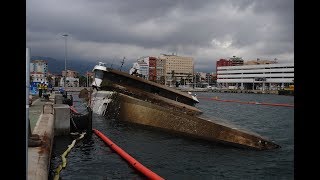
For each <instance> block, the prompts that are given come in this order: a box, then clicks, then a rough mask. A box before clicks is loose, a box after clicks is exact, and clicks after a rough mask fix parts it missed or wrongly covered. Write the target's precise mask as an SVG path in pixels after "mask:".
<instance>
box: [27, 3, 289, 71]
mask: <svg viewBox="0 0 320 180" xmlns="http://www.w3.org/2000/svg"><path fill="white" fill-rule="evenodd" d="M293 7H294V4H293V1H291V0H279V1H278V0H277V1H273V0H271V1H270V0H234V1H231V0H226V1H212V0H200V1H192V0H177V1H172V0H158V1H150V0H134V1H132V0H126V1H124V0H122V1H118V0H90V1H89V0H73V1H71V0H63V1H62V0H29V1H27V9H26V10H27V14H26V21H27V22H26V23H27V29H26V32H27V47H30V49H31V54H32V55H35V56H38V55H41V56H49V57H52V58H56V59H64V39H63V38H62V37H61V35H62V34H63V33H68V34H69V35H70V36H69V37H68V58H69V59H74V60H87V61H92V62H93V61H97V58H104V59H106V61H111V60H112V59H114V58H115V57H118V58H120V59H121V58H122V57H123V56H125V57H126V58H127V59H132V60H134V59H137V58H138V57H140V56H145V55H153V56H159V55H160V53H172V52H177V53H178V55H182V56H184V55H185V56H192V57H194V59H195V63H196V65H195V66H196V69H197V70H208V68H207V67H211V66H212V68H211V69H212V70H214V69H215V62H216V60H218V59H220V58H228V57H232V56H233V55H236V56H240V57H243V58H244V59H245V60H251V59H256V58H264V59H274V58H278V60H279V62H281V61H283V62H288V61H293V60H294V48H293V47H294V44H293V42H294V36H293V32H294V29H293V28H294V24H293V22H294V19H293V13H294V12H293ZM209 69H210V68H209Z"/></svg>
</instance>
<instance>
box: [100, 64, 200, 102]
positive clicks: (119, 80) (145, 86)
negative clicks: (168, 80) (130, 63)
mask: <svg viewBox="0 0 320 180" xmlns="http://www.w3.org/2000/svg"><path fill="white" fill-rule="evenodd" d="M103 80H108V81H111V82H112V83H115V84H118V85H121V86H129V87H132V88H136V89H139V90H140V91H144V92H149V93H153V94H158V95H159V96H162V97H165V98H167V99H171V100H174V101H177V102H181V103H184V104H187V105H190V106H194V105H195V104H196V103H198V102H197V101H195V100H194V99H192V97H191V95H189V94H188V93H186V92H181V91H179V90H176V89H173V88H170V87H167V86H165V85H161V84H158V83H155V82H152V81H148V80H146V79H143V78H140V77H137V76H134V75H130V74H128V73H125V72H121V71H118V70H114V69H110V68H108V69H107V71H104V74H103Z"/></svg>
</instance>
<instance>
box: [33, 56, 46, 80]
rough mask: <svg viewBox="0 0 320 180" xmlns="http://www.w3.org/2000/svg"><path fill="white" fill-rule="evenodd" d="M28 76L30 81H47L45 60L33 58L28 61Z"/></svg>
mask: <svg viewBox="0 0 320 180" xmlns="http://www.w3.org/2000/svg"><path fill="white" fill-rule="evenodd" d="M30 76H31V79H30V81H31V82H34V83H39V82H45V83H48V81H47V76H48V63H47V61H45V60H33V61H31V63H30Z"/></svg>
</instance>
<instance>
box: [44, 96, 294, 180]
mask: <svg viewBox="0 0 320 180" xmlns="http://www.w3.org/2000/svg"><path fill="white" fill-rule="evenodd" d="M197 95H198V97H215V96H218V98H220V99H234V100H241V101H257V102H268V103H288V104H293V103H294V97H292V96H279V95H267V94H263V95H262V94H228V93H197ZM74 100H77V97H76V96H74ZM76 105H77V107H76V108H78V109H79V110H80V109H81V105H80V103H78V104H76ZM196 107H197V108H199V109H201V110H202V111H203V112H204V114H203V116H205V117H211V118H218V119H220V120H223V121H225V122H228V123H231V124H234V125H236V126H240V127H242V128H244V129H248V130H250V131H253V132H256V133H258V134H260V135H262V136H265V137H267V138H269V139H271V140H273V141H275V142H276V143H277V144H279V145H280V146H281V148H280V149H275V150H268V151H255V150H247V149H239V148H234V147H229V146H222V145H216V144H214V143H210V142H206V141H200V140H195V139H190V138H187V137H180V136H177V135H174V134H167V133H165V132H161V131H157V130H154V129H150V128H145V127H141V126H137V125H131V124H126V123H121V122H117V121H114V120H108V119H104V118H102V117H99V116H98V115H94V119H93V128H95V129H98V130H99V131H101V132H102V133H104V134H105V135H106V136H107V137H109V138H110V139H111V140H112V141H113V142H114V143H116V144H117V145H118V146H120V147H121V148H122V149H123V150H125V151H126V152H127V153H129V154H130V155H131V156H133V157H134V158H135V159H136V160H138V161H139V162H140V163H141V164H143V165H144V166H146V167H148V168H149V169H151V170H152V171H153V172H155V173H157V174H158V175H160V176H161V177H163V178H165V179H294V168H293V154H294V153H293V152H294V131H293V129H294V108H292V107H277V106H263V105H251V104H239V103H230V102H218V101H210V100H204V99H200V103H199V104H197V105H196ZM73 138H74V137H57V138H55V143H54V146H53V152H52V159H51V171H50V177H49V179H52V175H53V174H54V170H55V168H56V167H57V166H58V165H59V164H60V163H61V158H60V155H61V154H62V153H63V152H64V151H65V150H66V149H67V145H68V144H70V143H71V142H72V140H73ZM67 161H68V163H67V167H66V168H65V169H63V170H62V171H61V173H60V177H61V179H64V180H65V179H94V180H99V179H103V180H104V179H144V177H143V176H142V175H141V174H139V173H138V172H137V171H135V170H134V169H133V168H132V167H131V166H129V165H128V164H127V162H126V161H125V160H123V159H122V158H121V157H120V156H119V155H118V154H116V153H115V152H113V151H112V150H111V149H110V148H109V147H108V146H106V145H105V144H104V143H103V141H102V140H101V139H100V138H98V137H97V136H96V135H95V134H92V136H87V137H86V138H85V139H83V140H82V141H80V142H78V143H77V144H76V145H75V147H74V148H73V149H72V150H71V151H70V153H69V155H68V157H67Z"/></svg>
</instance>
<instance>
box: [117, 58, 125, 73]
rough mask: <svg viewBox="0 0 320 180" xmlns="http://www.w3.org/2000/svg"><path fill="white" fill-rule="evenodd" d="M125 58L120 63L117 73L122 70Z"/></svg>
mask: <svg viewBox="0 0 320 180" xmlns="http://www.w3.org/2000/svg"><path fill="white" fill-rule="evenodd" d="M125 58H126V57H123V59H122V61H121V66H120V69H119V71H121V69H122V66H123V63H124V59H125Z"/></svg>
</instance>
